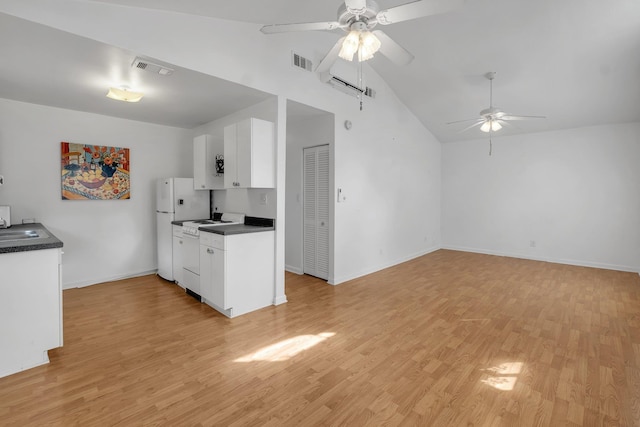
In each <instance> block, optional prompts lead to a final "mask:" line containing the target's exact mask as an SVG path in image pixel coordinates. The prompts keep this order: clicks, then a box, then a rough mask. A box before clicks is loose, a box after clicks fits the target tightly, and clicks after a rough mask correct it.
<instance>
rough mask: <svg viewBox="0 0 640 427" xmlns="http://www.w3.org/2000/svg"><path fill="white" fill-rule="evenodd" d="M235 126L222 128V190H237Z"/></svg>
mask: <svg viewBox="0 0 640 427" xmlns="http://www.w3.org/2000/svg"><path fill="white" fill-rule="evenodd" d="M236 159H237V152H236V125H235V124H233V125H229V126H225V128H224V188H237V187H236V185H235V183H236V182H237V178H238V177H237V160H236Z"/></svg>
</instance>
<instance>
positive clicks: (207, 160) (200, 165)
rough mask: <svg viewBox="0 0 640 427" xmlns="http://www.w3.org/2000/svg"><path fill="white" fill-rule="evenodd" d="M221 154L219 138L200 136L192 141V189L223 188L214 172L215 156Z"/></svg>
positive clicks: (221, 145)
mask: <svg viewBox="0 0 640 427" xmlns="http://www.w3.org/2000/svg"><path fill="white" fill-rule="evenodd" d="M218 154H223V144H222V141H220V140H219V138H218V139H217V140H216V139H215V138H213V136H211V135H200V136H197V137H195V138H194V139H193V188H194V189H196V190H216V189H221V188H223V186H224V183H223V178H222V176H221V175H220V174H218V173H217V171H216V155H218Z"/></svg>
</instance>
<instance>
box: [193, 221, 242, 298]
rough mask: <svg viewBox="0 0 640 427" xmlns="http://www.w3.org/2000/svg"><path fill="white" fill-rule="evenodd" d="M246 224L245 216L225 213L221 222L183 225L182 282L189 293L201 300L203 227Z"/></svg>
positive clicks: (195, 222)
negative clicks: (201, 237) (201, 232)
mask: <svg viewBox="0 0 640 427" xmlns="http://www.w3.org/2000/svg"><path fill="white" fill-rule="evenodd" d="M229 224H244V214H238V213H223V214H222V217H221V219H220V221H214V220H212V219H207V220H201V221H186V222H184V223H183V224H182V237H183V239H182V240H183V242H184V243H183V245H182V263H183V273H182V280H183V281H184V287H185V288H186V290H187V293H189V294H190V295H192V296H194V297H195V298H197V299H198V300H200V230H199V228H200V227H202V226H207V227H214V226H217V225H229Z"/></svg>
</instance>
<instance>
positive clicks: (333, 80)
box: [327, 76, 376, 98]
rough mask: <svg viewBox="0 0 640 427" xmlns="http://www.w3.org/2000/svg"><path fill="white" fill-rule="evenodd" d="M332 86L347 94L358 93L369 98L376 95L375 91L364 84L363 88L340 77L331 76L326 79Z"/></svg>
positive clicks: (354, 94)
mask: <svg viewBox="0 0 640 427" xmlns="http://www.w3.org/2000/svg"><path fill="white" fill-rule="evenodd" d="M327 83H329V84H330V85H331V86H333V87H334V88H336V89H338V90H341V91H342V92H344V93H347V94H349V95H353V96H358V95H359V94H361V93H362V94H364V95H365V96H368V97H369V98H375V97H376V91H375V90H374V89H373V88H370V87H369V86H365V88H364V90H363V89H362V88H360V87H358V86H356V85H355V84H353V83H350V82H348V81H346V80H345V79H341V78H340V77H336V76H331V77H330V78H329V80H328V81H327Z"/></svg>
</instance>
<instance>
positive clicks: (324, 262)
mask: <svg viewBox="0 0 640 427" xmlns="http://www.w3.org/2000/svg"><path fill="white" fill-rule="evenodd" d="M303 156H304V163H303V165H304V183H303V185H304V193H303V194H304V207H303V211H304V212H303V216H304V245H303V247H304V256H303V264H304V266H303V271H304V273H305V274H310V275H312V276H316V277H319V278H321V279H325V280H327V279H328V278H329V146H328V145H321V146H318V147H311V148H305V149H304V152H303Z"/></svg>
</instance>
